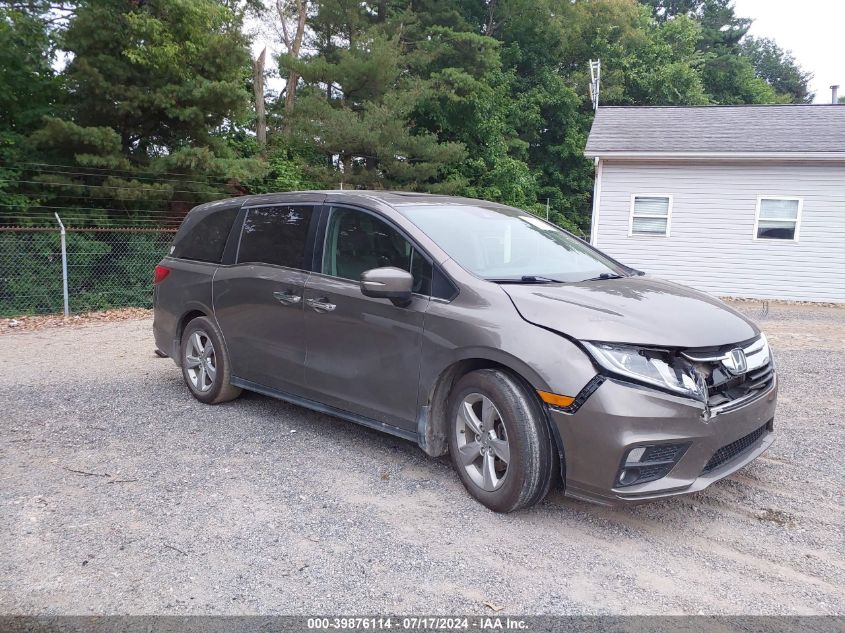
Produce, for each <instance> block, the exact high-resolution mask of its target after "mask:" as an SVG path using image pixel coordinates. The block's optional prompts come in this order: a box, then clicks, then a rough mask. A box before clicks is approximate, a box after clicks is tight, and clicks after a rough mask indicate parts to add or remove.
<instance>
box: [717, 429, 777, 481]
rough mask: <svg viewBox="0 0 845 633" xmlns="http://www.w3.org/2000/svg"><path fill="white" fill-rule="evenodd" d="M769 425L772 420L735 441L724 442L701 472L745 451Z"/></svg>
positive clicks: (760, 436) (761, 435) (763, 433)
mask: <svg viewBox="0 0 845 633" xmlns="http://www.w3.org/2000/svg"><path fill="white" fill-rule="evenodd" d="M771 425H772V421H771V420H769V421H768V422H766V423H765V424H764V425H763V426H761V427H760V428H759V429H757V430H755V431H751V433H749V434H748V435H745V436H744V437H741V438H739V439H738V440H736V441H735V442H731V443H730V444H726V445H725V446H723V447H722V448H720V449H719V450H718V451H716V452H715V453H714V454H713V457H711V458H710V460H709V461H708V462H707V464H706V465H705V466H704V470H703V471H702V473H709V472H710V471H711V470H714V469H716V468H718V467H719V466H721V465H722V464H725V463H727V462H729V461H731V460H732V459H734V458H735V457H739V456H740V455H742V454H744V453H746V452H747V451H748V450H750V449H751V448H752V447H753V446H754V445H755V444H756V443H757V442H758V441H759V440H760V438H762V437H763V435H765V433H766V431H767V430H768V429H770V428H771Z"/></svg>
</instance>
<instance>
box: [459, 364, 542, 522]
mask: <svg viewBox="0 0 845 633" xmlns="http://www.w3.org/2000/svg"><path fill="white" fill-rule="evenodd" d="M448 411H449V420H450V422H451V427H450V430H449V453H450V455H451V458H452V464H453V465H454V467H455V470H457V471H458V475H459V476H460V478H461V481H462V482H463V483H464V486H465V487H466V489H467V490H468V491H469V493H470V494H471V495H472V496H473V497H475V498H476V499H477V500H478V501H480V502H481V503H483V504H484V505H486V506H487V507H488V508H490V509H491V510H495V511H496V512H513V511H514V510H519V509H521V508H526V507H529V506H532V505H534V504H535V503H537V502H539V501H541V500H542V499H543V497H545V496H546V493H547V492H548V490H549V486H550V484H551V481H552V477H553V472H554V447H553V443H552V439H551V437H550V435H549V428H548V424H547V423H546V420H545V416H544V414H543V411H542V409H541V408H540V404H539V403H538V402H537V398H536V397H535V396H534V394H532V393H531V392H530V391H529V390H528V389H527V388H526V387H525V386H523V384H522V382H521V381H519V380H518V379H517V378H515V377H513V376H511V375H510V374H508V373H507V372H505V371H501V370H498V369H482V370H479V371H474V372H471V373H469V374H467V375H466V376H464V377H463V378H461V379H460V380H459V381H458V383H457V384H456V385H455V387H454V388H453V390H452V393H451V394H450V397H449V407H448Z"/></svg>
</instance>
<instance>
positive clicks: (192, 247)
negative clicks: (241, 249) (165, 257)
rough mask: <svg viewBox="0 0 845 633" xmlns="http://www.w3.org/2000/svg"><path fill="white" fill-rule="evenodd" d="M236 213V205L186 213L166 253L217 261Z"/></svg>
mask: <svg viewBox="0 0 845 633" xmlns="http://www.w3.org/2000/svg"><path fill="white" fill-rule="evenodd" d="M237 214H238V208H237V207H228V208H224V209H219V210H213V211H210V212H201V213H200V214H199V215H195V216H193V217H192V216H191V215H188V217H187V218H186V219H185V223H184V224H183V225H182V227H181V228H180V229H179V232H178V233H177V234H176V238H175V239H174V240H173V248H172V249H171V251H170V255H171V256H172V257H179V258H181V259H193V260H196V261H200V262H213V263H215V264H219V263H220V258H221V257H222V256H223V249H224V248H225V247H226V240H227V239H228V237H229V232H230V231H231V230H232V224H233V223H234V222H235V216H237ZM194 218H196V219H194Z"/></svg>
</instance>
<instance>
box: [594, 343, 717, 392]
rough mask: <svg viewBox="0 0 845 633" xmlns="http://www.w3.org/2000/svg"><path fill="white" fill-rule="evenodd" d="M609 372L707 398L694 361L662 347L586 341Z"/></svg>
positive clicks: (704, 385)
mask: <svg viewBox="0 0 845 633" xmlns="http://www.w3.org/2000/svg"><path fill="white" fill-rule="evenodd" d="M583 343H584V345H585V346H586V348H587V349H588V350H589V352H590V353H591V354H592V355H593V358H595V359H596V362H598V363H599V365H601V366H602V367H604V368H605V369H607V370H608V371H609V372H611V373H614V374H618V375H620V376H624V377H627V378H633V379H634V380H636V381H637V382H643V383H647V384H650V385H654V386H656V387H660V388H662V389H668V390H669V391H672V392H674V393H678V394H681V395H684V396H687V397H689V398H694V399H695V400H699V401H701V402H707V385H706V384H705V382H704V377H703V376H702V375H701V374H700V373H698V372H697V371H696V369H695V367H693V365H692V363H690V362H689V361H687V360H686V359H684V358H682V357H680V356H676V355H671V354H669V353H668V352H666V351H662V350H650V349H646V348H642V347H634V346H631V345H617V344H615V343H588V342H586V341H584V342H583Z"/></svg>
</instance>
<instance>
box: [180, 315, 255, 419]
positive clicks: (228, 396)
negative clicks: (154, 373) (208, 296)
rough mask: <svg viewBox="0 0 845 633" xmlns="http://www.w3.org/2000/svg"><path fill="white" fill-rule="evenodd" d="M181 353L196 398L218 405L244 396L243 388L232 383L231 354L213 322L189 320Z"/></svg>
mask: <svg viewBox="0 0 845 633" xmlns="http://www.w3.org/2000/svg"><path fill="white" fill-rule="evenodd" d="M181 353H182V358H181V359H180V360H181V365H182V377H183V378H184V379H185V384H186V385H188V389H190V391H191V393H192V394H193V396H194V397H195V398H196V399H197V400H199V401H200V402H205V403H206V404H218V403H220V402H227V401H229V400H234V399H235V398H237V397H238V396H239V395H241V389H240V388H239V387H235V386H233V385H232V384H231V382H230V380H231V377H232V376H231V372H230V368H229V355H228V353H227V352H226V346H225V344H224V343H223V337H222V336H221V334H220V330H218V329H217V326H216V325H215V323H214V321H212V320H211V319H209V318H208V317H198V318H196V319H194V320H193V321H191V322H190V323H188V325H187V326H185V331H184V332H183V333H182V352H181Z"/></svg>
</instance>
